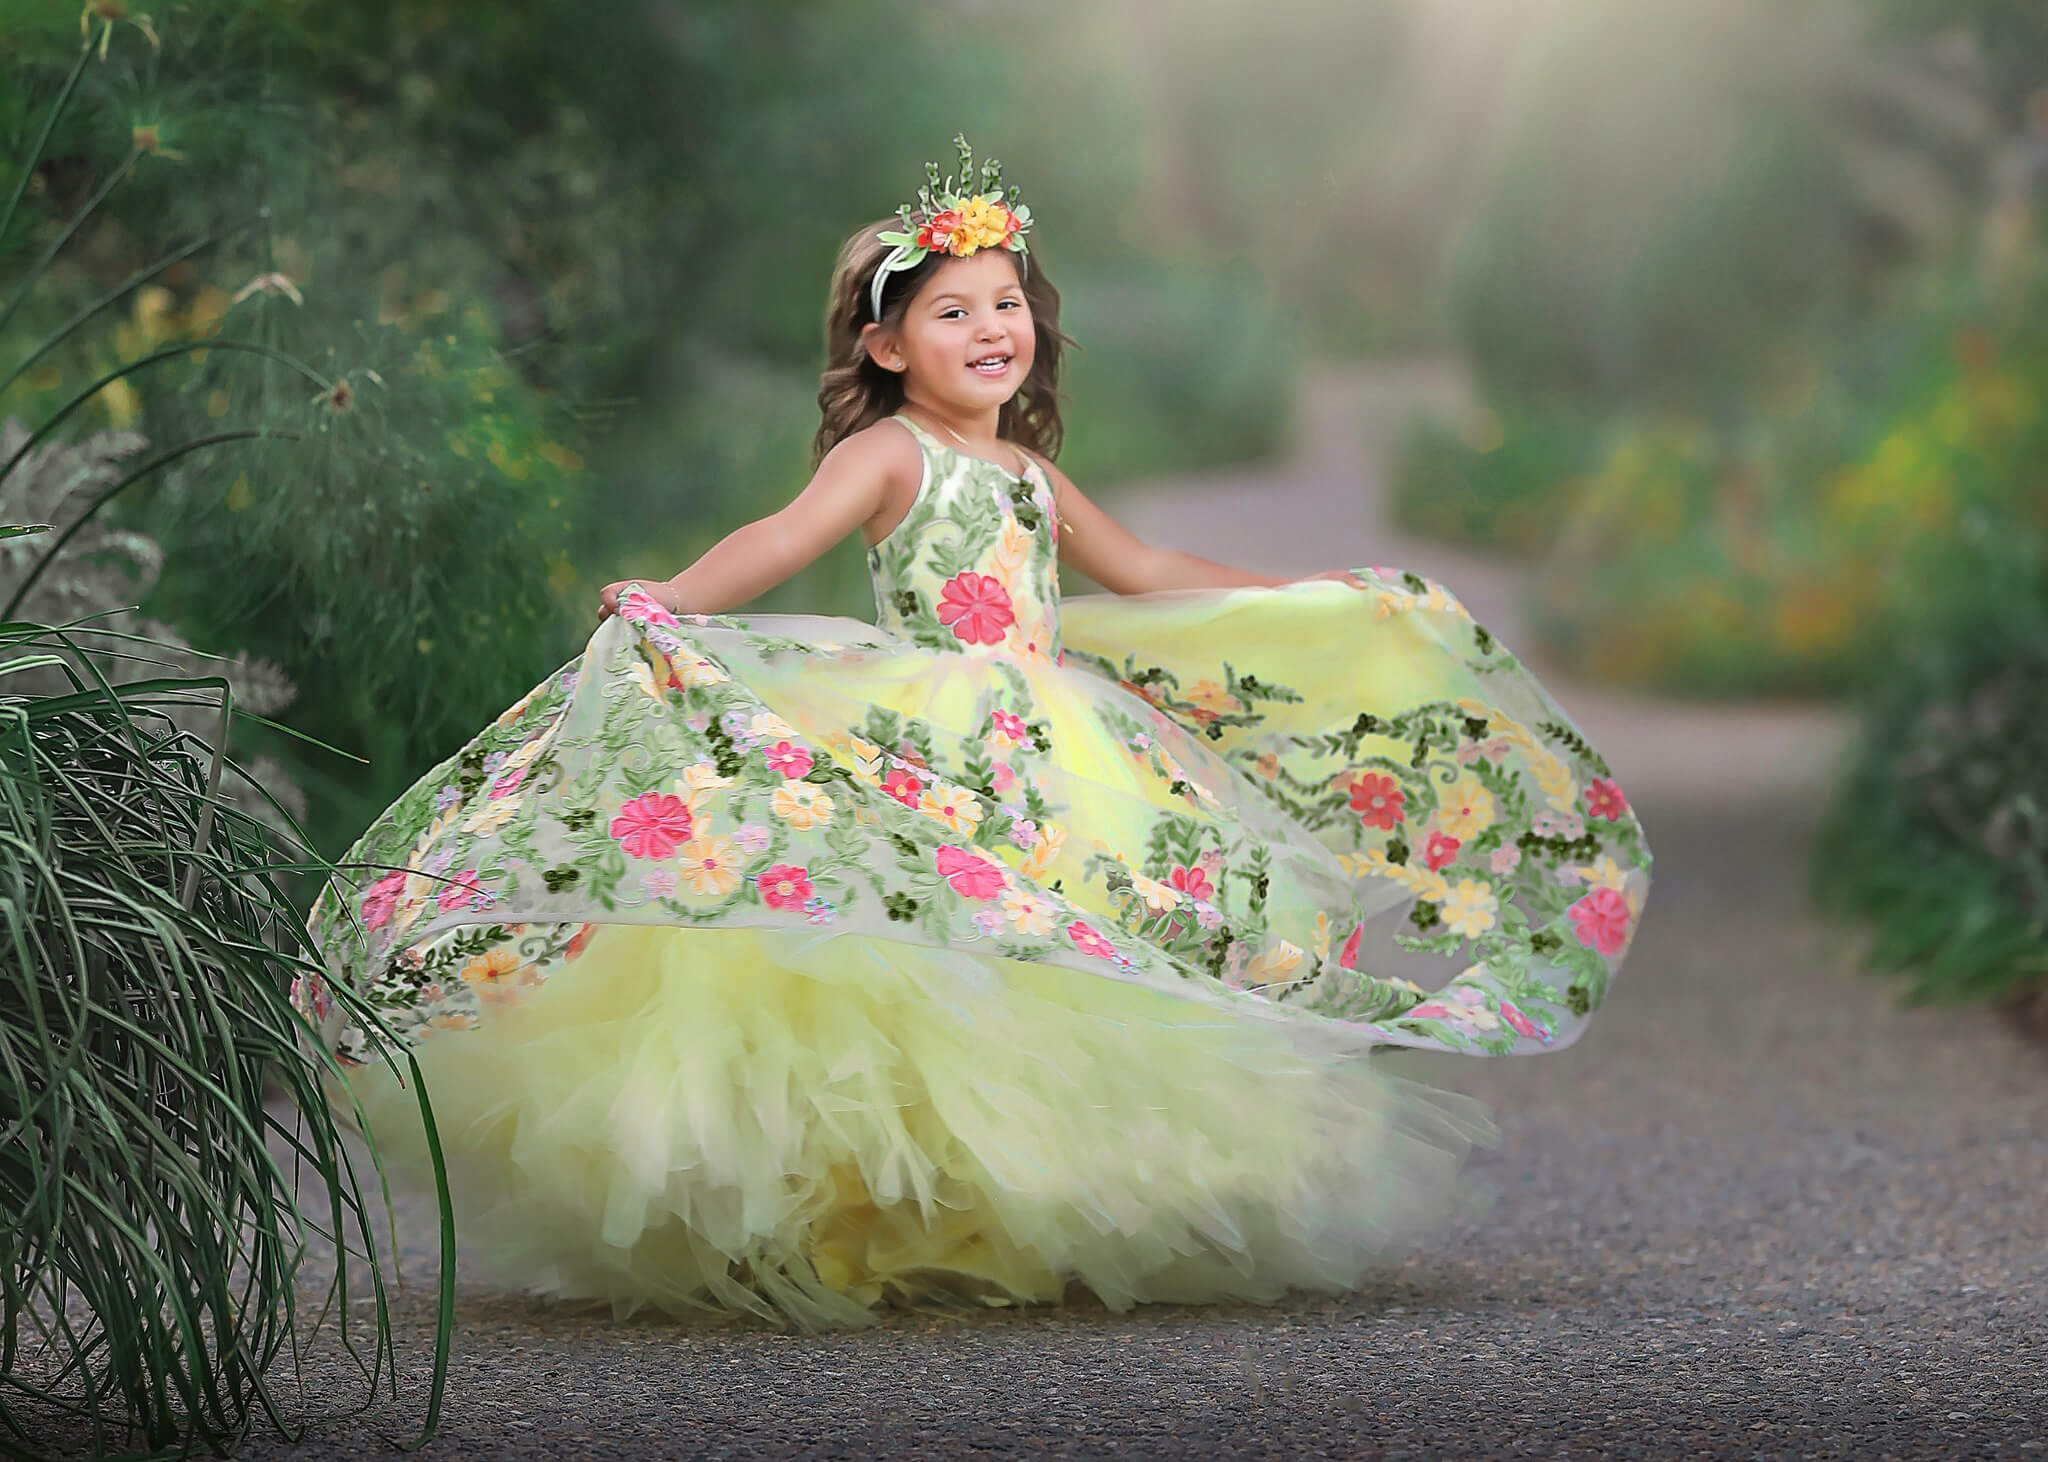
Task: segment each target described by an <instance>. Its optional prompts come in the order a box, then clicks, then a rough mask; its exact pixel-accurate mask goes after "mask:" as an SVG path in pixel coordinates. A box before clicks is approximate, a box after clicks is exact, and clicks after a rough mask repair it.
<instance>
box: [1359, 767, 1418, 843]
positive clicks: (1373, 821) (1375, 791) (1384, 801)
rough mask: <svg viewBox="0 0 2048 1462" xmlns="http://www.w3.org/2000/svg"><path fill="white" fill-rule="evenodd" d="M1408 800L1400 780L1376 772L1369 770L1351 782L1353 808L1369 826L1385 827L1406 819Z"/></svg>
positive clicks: (1384, 828) (1382, 828)
mask: <svg viewBox="0 0 2048 1462" xmlns="http://www.w3.org/2000/svg"><path fill="white" fill-rule="evenodd" d="M1407 801H1408V794H1407V793H1406V792H1403V791H1402V790H1401V784H1400V783H1399V782H1397V781H1395V780H1394V779H1393V778H1392V777H1389V776H1383V775H1381V774H1380V773H1377V772H1367V773H1366V774H1365V775H1364V776H1362V777H1360V778H1359V779H1358V780H1357V781H1355V782H1353V783H1352V784H1351V810H1352V811H1353V812H1356V813H1357V814H1358V820H1359V821H1360V822H1362V823H1364V824H1365V825H1366V826H1367V827H1376V828H1379V829H1381V830H1382V831H1384V830H1386V829H1388V828H1391V827H1393V826H1394V824H1396V823H1398V822H1402V821H1405V820H1406V818H1407V816H1408V814H1407V811H1406V804H1407Z"/></svg>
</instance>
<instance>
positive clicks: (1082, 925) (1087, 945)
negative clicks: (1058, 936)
mask: <svg viewBox="0 0 2048 1462" xmlns="http://www.w3.org/2000/svg"><path fill="white" fill-rule="evenodd" d="M1067 938H1069V939H1071V940H1073V941H1074V947H1075V948H1076V949H1078V950H1080V951H1081V953H1083V954H1092V955H1094V956H1095V957H1096V958H1097V959H1108V958H1109V957H1110V955H1111V954H1112V953H1114V951H1113V950H1112V949H1111V947H1110V943H1109V941H1108V940H1107V939H1104V938H1103V937H1102V936H1101V935H1100V934H1097V933H1096V932H1095V931H1094V930H1093V929H1092V928H1090V927H1089V925H1088V922H1087V920H1085V919H1076V920H1074V922H1073V923H1071V924H1069V925H1067Z"/></svg>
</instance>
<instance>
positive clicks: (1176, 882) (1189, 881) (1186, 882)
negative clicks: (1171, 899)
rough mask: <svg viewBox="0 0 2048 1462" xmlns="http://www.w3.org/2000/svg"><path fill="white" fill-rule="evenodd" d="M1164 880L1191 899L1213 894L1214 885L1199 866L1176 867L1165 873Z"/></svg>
mask: <svg viewBox="0 0 2048 1462" xmlns="http://www.w3.org/2000/svg"><path fill="white" fill-rule="evenodd" d="M1166 881H1167V882H1168V883H1170V884H1172V885H1173V886H1174V887H1175V888H1177V889H1179V890H1180V891H1181V892H1182V893H1184V894H1186V895H1187V896H1188V897H1189V898H1191V899H1206V898H1210V897H1212V896H1214V894H1215V892H1216V885H1215V884H1213V883H1211V882H1210V881H1209V875H1208V874H1207V873H1206V872H1204V871H1203V870H1202V869H1200V868H1181V867H1176V868H1175V869H1174V870H1173V872H1171V873H1169V874H1167V875H1166Z"/></svg>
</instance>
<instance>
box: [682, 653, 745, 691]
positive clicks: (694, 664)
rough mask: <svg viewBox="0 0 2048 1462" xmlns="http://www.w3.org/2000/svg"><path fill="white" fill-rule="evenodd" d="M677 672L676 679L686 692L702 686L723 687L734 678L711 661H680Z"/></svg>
mask: <svg viewBox="0 0 2048 1462" xmlns="http://www.w3.org/2000/svg"><path fill="white" fill-rule="evenodd" d="M675 672H676V679H677V680H678V681H680V682H681V684H682V686H683V689H685V690H692V689H695V688H696V687H697V686H700V685H723V684H724V683H725V682H726V681H728V680H730V679H731V678H732V677H731V676H729V675H727V674H726V673H725V672H724V671H723V670H720V669H719V668H718V667H717V666H716V665H713V664H712V663H711V662H710V661H709V660H678V661H676V662H675Z"/></svg>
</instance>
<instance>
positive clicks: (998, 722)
mask: <svg viewBox="0 0 2048 1462" xmlns="http://www.w3.org/2000/svg"><path fill="white" fill-rule="evenodd" d="M989 719H990V720H992V721H993V722H994V723H995V728H996V730H998V731H1000V732H1002V733H1003V735H1005V736H1007V737H1009V738H1010V739H1011V740H1012V741H1022V740H1023V739H1024V737H1025V736H1026V735H1027V734H1028V733H1026V731H1025V729H1024V718H1023V717H1022V716H1019V715H1014V714H1012V713H1011V712H1009V711H991V712H989Z"/></svg>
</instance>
